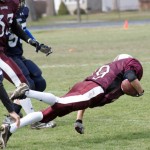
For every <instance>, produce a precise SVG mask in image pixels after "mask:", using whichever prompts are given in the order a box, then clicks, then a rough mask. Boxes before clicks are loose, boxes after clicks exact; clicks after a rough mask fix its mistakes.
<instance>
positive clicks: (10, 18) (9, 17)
mask: <svg viewBox="0 0 150 150" xmlns="http://www.w3.org/2000/svg"><path fill="white" fill-rule="evenodd" d="M3 18H4V15H0V29H1V31H0V37H2V36H3V35H4V33H5V26H6V25H5V22H3V20H2V19H3ZM7 20H8V23H9V24H11V23H12V22H13V13H11V14H7ZM6 34H8V31H6Z"/></svg>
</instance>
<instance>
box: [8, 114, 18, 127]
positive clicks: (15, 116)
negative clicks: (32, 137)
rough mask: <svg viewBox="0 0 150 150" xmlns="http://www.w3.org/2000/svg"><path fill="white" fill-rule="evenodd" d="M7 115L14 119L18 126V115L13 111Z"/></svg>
mask: <svg viewBox="0 0 150 150" xmlns="http://www.w3.org/2000/svg"><path fill="white" fill-rule="evenodd" d="M9 115H10V116H11V117H12V118H13V119H14V120H15V123H16V125H17V127H19V126H20V117H19V115H17V114H16V113H15V112H14V111H13V112H11V113H9Z"/></svg>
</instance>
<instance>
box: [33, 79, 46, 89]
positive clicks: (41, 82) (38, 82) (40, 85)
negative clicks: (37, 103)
mask: <svg viewBox="0 0 150 150" xmlns="http://www.w3.org/2000/svg"><path fill="white" fill-rule="evenodd" d="M33 80H34V84H35V90H36V91H40V92H43V91H44V90H45V89H46V81H45V79H44V78H43V77H42V76H39V77H36V78H34V79H33Z"/></svg>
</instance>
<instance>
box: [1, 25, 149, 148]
mask: <svg viewBox="0 0 150 150" xmlns="http://www.w3.org/2000/svg"><path fill="white" fill-rule="evenodd" d="M34 35H35V36H36V37H37V40H39V41H41V42H43V43H45V44H48V45H51V46H52V47H53V51H54V52H53V54H52V55H50V56H48V57H46V56H45V55H43V54H42V53H40V52H39V53H37V54H36V53H35V52H34V48H33V47H31V46H29V45H27V44H24V47H25V48H24V49H25V52H24V53H25V54H24V55H25V56H26V57H27V58H30V59H32V60H33V61H35V62H36V63H37V64H38V65H39V66H40V67H41V69H42V71H43V76H44V77H45V78H46V81H47V84H48V85H47V89H46V92H52V93H54V94H56V95H58V96H61V95H63V94H65V93H66V92H67V91H68V89H69V88H70V87H71V86H72V85H73V84H74V83H76V82H78V81H81V80H83V79H84V78H85V77H86V76H88V75H90V74H91V73H92V72H93V71H94V70H95V69H96V68H97V67H98V66H99V65H101V64H104V63H107V62H110V61H112V60H113V59H114V58H115V56H116V55H118V54H120V53H128V54H131V55H133V56H134V57H136V58H138V59H139V60H140V61H141V62H142V64H143V67H144V76H143V79H142V81H141V83H142V85H143V87H144V90H145V94H144V96H143V97H140V98H133V97H130V96H122V97H121V98H120V99H119V100H117V101H116V102H114V103H112V104H110V105H106V106H104V107H101V108H95V109H87V111H86V113H85V117H84V125H85V134H84V135H79V134H77V133H76V132H75V130H74V127H73V125H74V121H75V118H76V113H75V112H73V113H71V114H69V115H67V116H65V117H63V118H57V119H56V120H55V121H56V122H57V127H56V128H53V129H43V130H31V129H30V126H27V127H24V128H22V129H19V130H18V132H16V133H14V134H13V135H12V137H11V138H10V140H9V141H8V145H7V146H8V148H7V149H8V150H51V149H53V150H80V149H83V150H150V142H149V141H150V115H149V114H150V109H149V108H150V105H149V103H150V100H149V95H150V90H149V74H150V67H149V63H150V44H149V43H150V42H149V41H150V38H149V37H150V26H149V25H147V26H146V25H145V26H129V29H128V30H123V27H107V28H105V27H103V28H93V29H64V30H53V31H39V32H34ZM4 84H5V87H6V89H7V90H8V92H9V91H12V90H13V89H14V87H13V86H12V85H11V84H10V83H8V82H7V81H5V82H4ZM32 102H33V105H34V108H35V110H41V109H43V108H46V107H47V106H48V105H46V104H43V103H41V102H38V101H36V100H32ZM0 105H1V106H0V107H1V110H0V113H1V117H0V119H1V121H2V120H3V118H4V116H3V115H4V114H6V113H7V112H6V110H5V108H4V107H3V106H2V104H0Z"/></svg>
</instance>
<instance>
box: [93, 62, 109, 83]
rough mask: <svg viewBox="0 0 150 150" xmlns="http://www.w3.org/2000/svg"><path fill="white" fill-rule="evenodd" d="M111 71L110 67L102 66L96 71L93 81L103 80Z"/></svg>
mask: <svg viewBox="0 0 150 150" xmlns="http://www.w3.org/2000/svg"><path fill="white" fill-rule="evenodd" d="M109 70H110V66H109V65H104V66H102V67H101V68H99V69H98V70H97V71H96V73H95V76H94V77H93V78H92V79H94V80H97V79H99V78H103V77H104V76H105V75H106V74H107V73H108V72H109Z"/></svg>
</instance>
